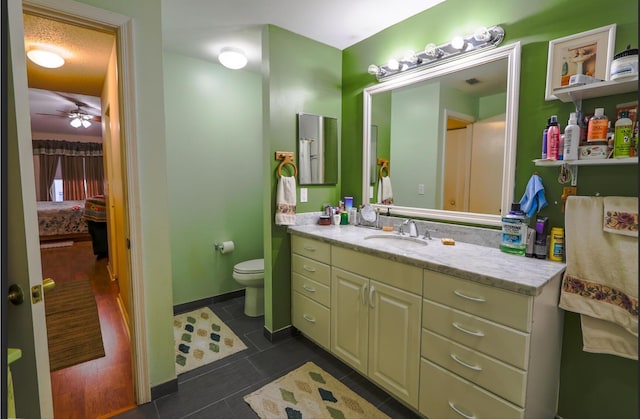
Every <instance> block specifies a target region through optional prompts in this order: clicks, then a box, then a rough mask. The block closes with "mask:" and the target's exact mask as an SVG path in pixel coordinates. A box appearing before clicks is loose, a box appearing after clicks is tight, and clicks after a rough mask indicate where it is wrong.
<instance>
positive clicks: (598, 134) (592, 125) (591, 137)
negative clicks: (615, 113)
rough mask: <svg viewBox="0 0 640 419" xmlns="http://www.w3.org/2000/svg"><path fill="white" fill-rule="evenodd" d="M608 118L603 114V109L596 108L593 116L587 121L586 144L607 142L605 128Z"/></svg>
mask: <svg viewBox="0 0 640 419" xmlns="http://www.w3.org/2000/svg"><path fill="white" fill-rule="evenodd" d="M608 125H609V118H607V116H606V115H605V114H604V108H596V111H595V114H594V115H593V116H592V117H591V119H589V127H588V128H587V142H589V143H590V142H593V141H605V142H606V141H607V126H608Z"/></svg>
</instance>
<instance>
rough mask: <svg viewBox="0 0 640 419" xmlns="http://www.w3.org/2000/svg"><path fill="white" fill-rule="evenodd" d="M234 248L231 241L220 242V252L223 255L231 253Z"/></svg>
mask: <svg viewBox="0 0 640 419" xmlns="http://www.w3.org/2000/svg"><path fill="white" fill-rule="evenodd" d="M235 248H236V246H235V245H234V244H233V242H232V241H227V242H222V245H221V246H220V253H222V254H223V255H224V254H225V253H231V252H233V249H235Z"/></svg>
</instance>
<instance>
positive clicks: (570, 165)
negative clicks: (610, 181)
mask: <svg viewBox="0 0 640 419" xmlns="http://www.w3.org/2000/svg"><path fill="white" fill-rule="evenodd" d="M533 163H534V164H535V165H536V166H547V167H552V166H556V167H559V166H564V165H566V168H567V170H568V171H569V173H570V175H571V177H570V180H571V186H576V185H577V184H578V166H619V165H629V164H635V165H637V164H638V158H637V157H627V158H624V159H593V160H548V159H536V160H533ZM562 169H563V168H561V169H560V170H561V171H562ZM561 173H562V172H561ZM560 183H564V182H560Z"/></svg>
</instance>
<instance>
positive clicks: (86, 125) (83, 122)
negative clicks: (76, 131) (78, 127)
mask: <svg viewBox="0 0 640 419" xmlns="http://www.w3.org/2000/svg"><path fill="white" fill-rule="evenodd" d="M82 126H83V127H85V128H89V127H90V126H91V121H89V120H88V119H83V120H82Z"/></svg>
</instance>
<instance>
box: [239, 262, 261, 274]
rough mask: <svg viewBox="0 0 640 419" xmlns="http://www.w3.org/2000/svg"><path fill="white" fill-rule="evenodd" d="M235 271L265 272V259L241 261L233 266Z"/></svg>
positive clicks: (247, 272)
mask: <svg viewBox="0 0 640 419" xmlns="http://www.w3.org/2000/svg"><path fill="white" fill-rule="evenodd" d="M233 272H234V273H236V274H241V275H252V274H263V273H264V259H252V260H246V261H244V262H240V263H238V264H237V265H235V266H234V267H233Z"/></svg>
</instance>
